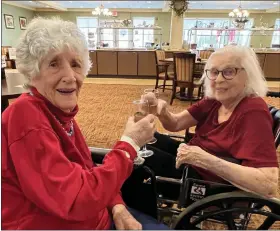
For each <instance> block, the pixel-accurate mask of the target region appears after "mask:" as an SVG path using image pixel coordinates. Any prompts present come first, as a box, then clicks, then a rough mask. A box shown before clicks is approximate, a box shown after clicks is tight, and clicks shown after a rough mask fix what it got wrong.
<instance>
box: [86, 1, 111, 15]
mask: <svg viewBox="0 0 280 231" xmlns="http://www.w3.org/2000/svg"><path fill="white" fill-rule="evenodd" d="M91 13H92V14H93V15H104V16H112V12H111V11H110V10H109V9H107V8H104V6H103V5H102V4H101V5H100V7H96V8H95V9H94V10H93V11H92V12H91Z"/></svg>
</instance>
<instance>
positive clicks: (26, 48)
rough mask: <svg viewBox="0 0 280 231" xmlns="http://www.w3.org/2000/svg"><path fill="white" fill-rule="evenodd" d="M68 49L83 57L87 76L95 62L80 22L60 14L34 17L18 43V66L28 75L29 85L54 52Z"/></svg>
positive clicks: (21, 71) (84, 70) (83, 65)
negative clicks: (60, 16)
mask: <svg viewBox="0 0 280 231" xmlns="http://www.w3.org/2000/svg"><path fill="white" fill-rule="evenodd" d="M65 48H68V49H69V50H72V51H75V52H77V53H78V54H79V55H80V56H81V61H82V69H83V74H84V76H86V75H87V73H88V71H89V70H90V68H91V65H92V63H91V61H90V58H89V51H88V45H87V41H86V38H85V36H84V35H83V33H82V32H81V31H80V29H79V28H78V27H77V25H76V24H75V23H73V22H70V21H64V20H62V19H60V18H59V17H52V18H42V17H36V18H34V19H32V20H31V21H30V23H29V24H28V25H27V29H26V31H25V32H24V33H23V34H22V35H21V37H20V39H19V42H18V44H17V46H16V57H17V62H16V64H17V69H18V70H19V72H20V73H22V74H23V75H24V76H25V78H26V80H27V83H26V86H27V87H28V85H29V83H30V81H31V79H32V78H34V77H35V76H36V75H38V73H39V71H40V63H41V61H42V60H43V59H44V58H46V56H47V55H48V54H49V52H50V51H52V50H54V51H63V50H64V49H65Z"/></svg>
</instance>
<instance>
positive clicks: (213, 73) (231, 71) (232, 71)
mask: <svg viewBox="0 0 280 231" xmlns="http://www.w3.org/2000/svg"><path fill="white" fill-rule="evenodd" d="M238 70H244V68H235V67H228V68H226V69H224V70H221V71H219V70H217V69H215V68H214V69H207V70H205V73H206V76H207V78H208V79H210V80H216V79H217V78H218V76H219V74H220V72H221V73H222V76H223V77H224V78H225V79H227V80H231V79H233V78H234V77H235V76H236V74H237V72H238Z"/></svg>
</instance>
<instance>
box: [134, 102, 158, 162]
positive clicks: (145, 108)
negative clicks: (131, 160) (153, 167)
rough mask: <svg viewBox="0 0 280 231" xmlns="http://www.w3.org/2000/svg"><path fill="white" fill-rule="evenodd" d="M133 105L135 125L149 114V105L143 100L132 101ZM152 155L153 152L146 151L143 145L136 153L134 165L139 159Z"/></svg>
mask: <svg viewBox="0 0 280 231" xmlns="http://www.w3.org/2000/svg"><path fill="white" fill-rule="evenodd" d="M133 104H134V105H135V113H134V122H135V123H137V122H138V121H139V120H141V119H143V118H144V117H145V116H147V115H148V114H149V104H148V101H146V100H143V99H140V100H134V101H133ZM153 154H154V152H153V151H152V150H148V149H147V148H146V145H144V146H143V149H142V150H140V151H138V153H137V158H135V163H136V164H137V163H138V162H140V159H142V158H144V157H149V156H152V155H153Z"/></svg>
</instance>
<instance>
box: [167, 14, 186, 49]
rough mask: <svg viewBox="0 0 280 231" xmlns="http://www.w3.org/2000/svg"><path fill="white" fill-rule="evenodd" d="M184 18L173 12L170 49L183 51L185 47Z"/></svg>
mask: <svg viewBox="0 0 280 231" xmlns="http://www.w3.org/2000/svg"><path fill="white" fill-rule="evenodd" d="M183 28H184V17H183V16H180V17H179V16H177V15H176V13H175V12H174V11H173V10H172V13H171V24H170V48H171V49H181V48H182V45H183Z"/></svg>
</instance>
